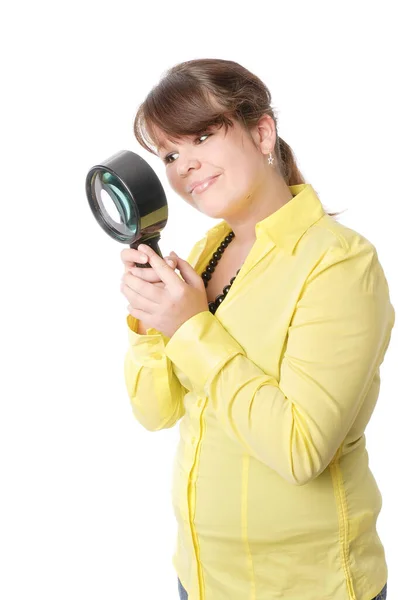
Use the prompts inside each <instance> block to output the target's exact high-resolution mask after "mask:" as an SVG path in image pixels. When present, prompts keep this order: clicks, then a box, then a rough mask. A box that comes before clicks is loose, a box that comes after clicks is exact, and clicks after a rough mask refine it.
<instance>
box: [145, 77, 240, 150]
mask: <svg viewBox="0 0 398 600" xmlns="http://www.w3.org/2000/svg"><path fill="white" fill-rule="evenodd" d="M233 116H234V115H233V114H231V112H230V111H228V110H227V108H226V107H225V106H223V105H222V103H221V102H219V101H217V100H216V98H214V97H213V96H212V95H211V94H210V93H209V91H208V90H207V89H206V88H205V87H204V86H201V85H198V84H197V82H196V85H195V81H194V80H192V79H188V80H187V78H186V77H181V76H180V75H179V74H178V73H175V74H173V75H172V76H171V77H170V78H169V79H167V80H165V81H162V82H160V84H159V85H158V86H157V87H156V88H154V89H153V90H152V91H151V92H150V93H149V95H148V97H147V98H146V100H145V102H144V103H143V104H142V105H141V106H140V108H139V110H138V112H137V115H136V118H135V122H134V133H135V136H136V138H137V140H138V142H139V143H140V144H141V146H143V147H144V148H145V149H146V150H148V151H149V152H151V153H152V154H156V155H158V150H159V149H160V148H161V147H162V146H164V143H165V142H166V141H170V142H172V143H175V142H177V141H179V140H181V139H182V138H183V137H186V136H191V135H198V134H200V133H203V132H204V131H205V130H206V129H208V128H209V127H211V126H218V127H219V128H221V127H226V128H228V127H232V126H233Z"/></svg>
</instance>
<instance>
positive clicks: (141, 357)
mask: <svg viewBox="0 0 398 600" xmlns="http://www.w3.org/2000/svg"><path fill="white" fill-rule="evenodd" d="M137 324H138V320H137V319H135V318H134V317H133V316H132V315H128V316H127V325H128V328H129V329H128V339H129V347H128V350H127V353H126V355H125V361H124V379H125V384H126V388H127V393H128V395H129V398H130V403H131V407H132V410H133V414H134V415H135V417H136V419H137V420H138V421H139V422H140V423H141V425H143V426H144V427H145V429H147V430H148V431H158V430H159V429H166V428H169V427H172V426H173V425H174V424H175V423H176V422H177V421H178V420H179V419H180V418H181V417H182V416H183V415H184V413H185V408H184V396H185V394H186V393H187V390H186V388H185V387H184V386H183V385H182V384H181V382H180V380H179V379H178V378H177V376H176V375H175V373H174V371H173V365H172V363H171V361H170V359H169V358H168V357H167V356H166V354H165V348H166V345H167V342H168V340H169V338H167V337H166V336H164V335H163V334H162V333H161V332H159V331H157V330H156V329H147V335H140V334H138V333H137V332H136V330H137Z"/></svg>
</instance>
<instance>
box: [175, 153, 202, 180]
mask: <svg viewBox="0 0 398 600" xmlns="http://www.w3.org/2000/svg"><path fill="white" fill-rule="evenodd" d="M199 167H200V162H199V160H198V159H197V158H187V159H186V160H184V161H182V160H180V161H179V162H178V167H177V173H178V175H179V176H180V177H186V176H187V174H188V173H189V171H190V170H191V169H198V168H199Z"/></svg>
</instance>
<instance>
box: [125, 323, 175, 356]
mask: <svg viewBox="0 0 398 600" xmlns="http://www.w3.org/2000/svg"><path fill="white" fill-rule="evenodd" d="M126 321H127V325H128V340H129V352H130V356H131V358H132V359H133V361H134V362H135V363H136V364H139V365H141V366H144V367H154V366H159V364H160V360H161V359H162V358H164V356H165V354H164V350H165V346H166V343H167V340H168V339H169V338H167V337H166V336H164V335H163V334H162V333H161V332H160V331H157V330H156V329H153V328H150V329H147V330H146V332H147V334H146V335H141V334H139V333H137V326H138V319H136V318H135V317H133V316H132V315H128V316H127V319H126Z"/></svg>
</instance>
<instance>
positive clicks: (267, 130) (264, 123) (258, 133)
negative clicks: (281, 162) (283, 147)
mask: <svg viewBox="0 0 398 600" xmlns="http://www.w3.org/2000/svg"><path fill="white" fill-rule="evenodd" d="M253 137H254V140H255V142H256V144H257V147H258V149H259V150H261V152H262V153H263V154H264V155H266V154H269V153H270V152H273V149H274V146H275V142H276V128H275V121H274V119H273V118H272V117H270V115H267V114H265V115H263V116H262V117H260V119H259V120H258V121H257V125H255V126H254V128H253Z"/></svg>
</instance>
